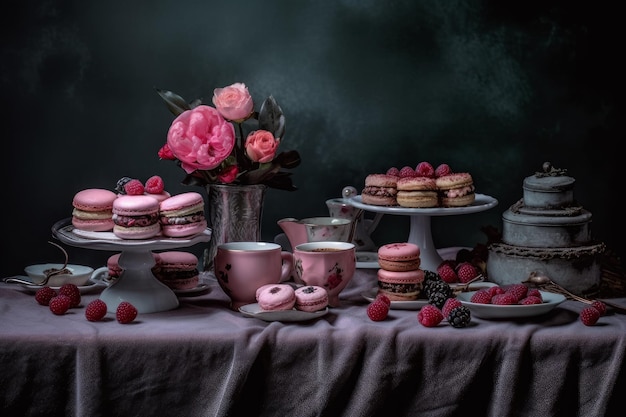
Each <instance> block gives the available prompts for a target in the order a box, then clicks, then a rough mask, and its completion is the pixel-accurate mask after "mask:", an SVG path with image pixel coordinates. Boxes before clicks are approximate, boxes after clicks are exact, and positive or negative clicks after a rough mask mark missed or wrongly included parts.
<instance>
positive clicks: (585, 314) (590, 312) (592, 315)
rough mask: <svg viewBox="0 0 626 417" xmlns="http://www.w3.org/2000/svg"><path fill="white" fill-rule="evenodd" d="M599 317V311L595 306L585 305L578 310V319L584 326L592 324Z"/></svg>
mask: <svg viewBox="0 0 626 417" xmlns="http://www.w3.org/2000/svg"><path fill="white" fill-rule="evenodd" d="M599 318H600V312H599V311H598V310H597V309H596V308H595V307H585V308H584V309H583V311H581V312H580V321H582V322H583V324H584V325H585V326H593V325H594V324H596V322H597V321H598V319H599Z"/></svg>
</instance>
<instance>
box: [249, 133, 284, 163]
mask: <svg viewBox="0 0 626 417" xmlns="http://www.w3.org/2000/svg"><path fill="white" fill-rule="evenodd" d="M279 143H280V139H274V135H273V134H272V132H268V131H267V130H255V131H253V132H250V133H249V134H248V138H247V139H246V144H245V148H246V154H247V155H248V158H250V159H252V160H253V161H254V162H261V163H264V162H270V161H271V160H272V159H274V155H275V154H276V148H278V145H279Z"/></svg>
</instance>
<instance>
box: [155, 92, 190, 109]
mask: <svg viewBox="0 0 626 417" xmlns="http://www.w3.org/2000/svg"><path fill="white" fill-rule="evenodd" d="M156 92H157V93H159V95H160V96H161V98H162V99H163V100H164V101H165V104H166V105H167V108H168V109H169V110H170V111H171V112H172V113H173V114H174V116H178V115H179V114H181V113H183V112H184V111H186V110H191V106H190V105H189V103H187V102H186V101H185V99H183V98H182V97H181V96H179V95H178V94H176V93H173V92H171V91H168V90H161V89H160V88H156Z"/></svg>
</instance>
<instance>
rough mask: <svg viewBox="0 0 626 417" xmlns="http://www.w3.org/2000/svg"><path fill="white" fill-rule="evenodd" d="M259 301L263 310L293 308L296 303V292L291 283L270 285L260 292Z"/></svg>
mask: <svg viewBox="0 0 626 417" xmlns="http://www.w3.org/2000/svg"><path fill="white" fill-rule="evenodd" d="M257 302H258V303H259V306H260V307H261V308H262V309H263V310H267V311H276V310H291V309H293V307H294V305H295V304H296V293H295V290H294V289H293V287H292V286H291V285H289V284H275V285H268V286H265V288H263V290H262V291H260V292H259V294H258V299H257Z"/></svg>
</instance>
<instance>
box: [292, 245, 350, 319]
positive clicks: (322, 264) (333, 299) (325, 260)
mask: <svg viewBox="0 0 626 417" xmlns="http://www.w3.org/2000/svg"><path fill="white" fill-rule="evenodd" d="M293 262H294V271H295V277H294V280H295V281H296V282H297V283H299V284H303V285H317V286H319V287H323V288H326V291H327V292H328V305H329V306H331V307H338V306H339V293H340V292H341V291H342V290H343V289H344V288H345V287H346V285H348V282H350V280H351V279H352V277H353V276H354V272H355V270H356V251H355V245H354V243H350V242H336V241H326V242H308V243H302V244H300V245H297V246H296V247H295V249H294V251H293Z"/></svg>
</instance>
